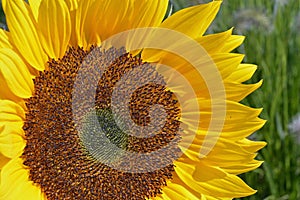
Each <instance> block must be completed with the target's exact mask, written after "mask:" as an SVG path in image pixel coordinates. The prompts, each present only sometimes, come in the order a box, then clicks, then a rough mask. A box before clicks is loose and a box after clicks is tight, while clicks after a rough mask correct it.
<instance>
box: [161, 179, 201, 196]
mask: <svg viewBox="0 0 300 200" xmlns="http://www.w3.org/2000/svg"><path fill="white" fill-rule="evenodd" d="M162 192H163V194H162V195H161V196H162V197H163V199H170V200H173V199H190V200H192V199H198V197H197V196H195V195H194V194H193V193H192V191H190V190H189V189H188V188H185V187H184V186H182V185H181V184H177V183H173V182H168V183H167V187H164V188H163V191H162Z"/></svg>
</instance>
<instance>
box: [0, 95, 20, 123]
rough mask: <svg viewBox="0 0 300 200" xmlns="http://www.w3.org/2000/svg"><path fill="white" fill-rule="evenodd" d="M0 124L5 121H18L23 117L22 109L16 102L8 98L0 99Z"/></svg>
mask: <svg viewBox="0 0 300 200" xmlns="http://www.w3.org/2000/svg"><path fill="white" fill-rule="evenodd" d="M0 113H1V115H0V125H1V123H3V124H5V123H7V122H20V121H23V120H24V119H25V111H24V109H23V108H22V107H21V106H20V105H19V104H17V103H15V102H13V101H9V100H0Z"/></svg>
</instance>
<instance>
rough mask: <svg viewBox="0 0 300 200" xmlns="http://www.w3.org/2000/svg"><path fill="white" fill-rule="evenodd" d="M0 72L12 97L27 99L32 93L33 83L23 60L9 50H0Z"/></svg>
mask: <svg viewBox="0 0 300 200" xmlns="http://www.w3.org/2000/svg"><path fill="white" fill-rule="evenodd" d="M0 63H1V65H0V72H1V74H2V76H3V77H4V80H5V82H6V84H7V86H8V88H9V89H10V90H11V91H12V92H13V93H14V95H16V96H18V97H21V98H29V97H31V95H32V93H33V88H34V86H33V81H32V79H31V75H30V73H29V70H28V68H27V67H26V65H25V63H24V62H23V60H22V59H21V58H20V57H19V56H18V54H17V53H15V52H14V51H13V50H11V49H0Z"/></svg>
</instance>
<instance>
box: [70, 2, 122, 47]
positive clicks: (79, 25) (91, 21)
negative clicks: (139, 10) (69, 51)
mask: <svg viewBox="0 0 300 200" xmlns="http://www.w3.org/2000/svg"><path fill="white" fill-rule="evenodd" d="M109 2H110V1H109ZM104 3H105V2H104V1H103V0H98V1H95V2H94V3H93V1H91V0H87V1H80V2H79V5H78V9H77V10H76V13H75V23H76V24H75V33H76V39H77V43H78V45H79V46H80V47H83V48H84V49H88V48H89V47H90V45H92V44H100V41H101V40H100V38H97V36H96V29H97V28H96V26H97V25H96V24H97V21H96V20H97V19H99V18H101V15H103V13H102V12H103V6H104ZM123 4H127V3H125V1H124V3H122V5H123ZM106 17H108V16H106Z"/></svg>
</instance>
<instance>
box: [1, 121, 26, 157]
mask: <svg viewBox="0 0 300 200" xmlns="http://www.w3.org/2000/svg"><path fill="white" fill-rule="evenodd" d="M0 132H1V133H0V153H1V154H3V155H4V156H6V157H7V158H16V157H19V156H21V155H22V153H23V150H24V147H25V146H26V142H25V140H24V139H23V138H22V136H21V135H20V134H19V132H18V131H15V130H14V129H12V128H11V127H9V126H3V127H0Z"/></svg>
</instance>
